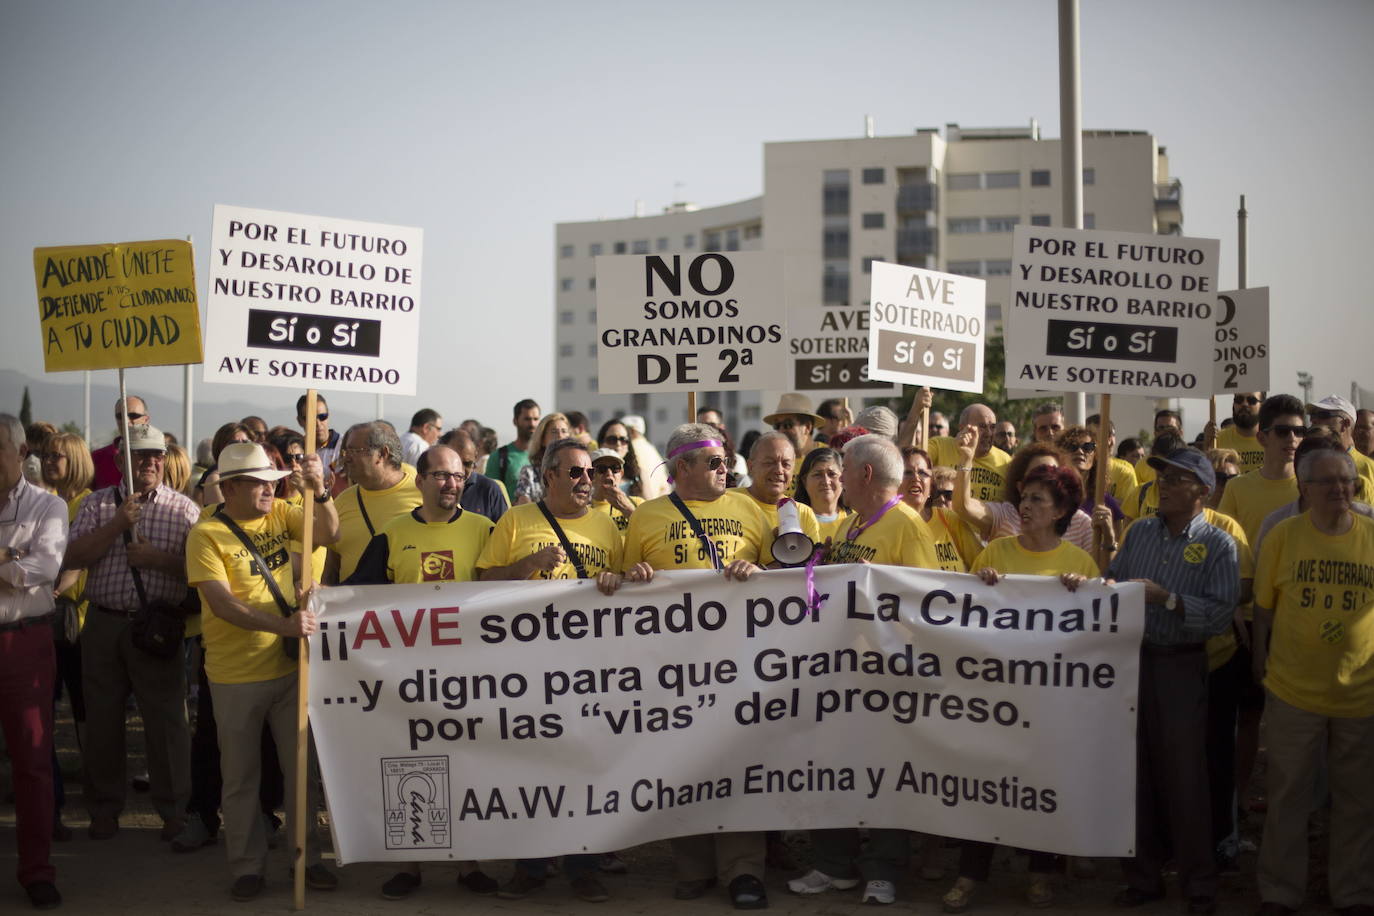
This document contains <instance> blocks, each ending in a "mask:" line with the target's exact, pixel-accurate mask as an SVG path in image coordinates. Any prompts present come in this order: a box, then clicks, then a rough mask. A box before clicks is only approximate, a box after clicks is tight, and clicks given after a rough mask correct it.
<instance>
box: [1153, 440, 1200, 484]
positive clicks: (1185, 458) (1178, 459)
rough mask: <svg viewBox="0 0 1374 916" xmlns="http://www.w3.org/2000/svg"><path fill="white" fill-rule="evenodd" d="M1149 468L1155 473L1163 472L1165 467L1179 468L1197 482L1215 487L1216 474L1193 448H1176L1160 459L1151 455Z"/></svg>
mask: <svg viewBox="0 0 1374 916" xmlns="http://www.w3.org/2000/svg"><path fill="white" fill-rule="evenodd" d="M1149 464H1150V467H1152V468H1154V469H1155V470H1156V471H1163V470H1164V469H1165V468H1166V467H1173V468H1180V469H1182V470H1184V471H1189V472H1191V473H1192V474H1193V476H1195V477H1197V479H1198V480H1200V481H1202V483H1203V484H1204V485H1205V486H1207V487H1209V488H1212V489H1215V488H1216V485H1217V473H1216V471H1215V470H1213V468H1212V462H1210V461H1208V460H1207V456H1206V455H1204V454H1202V452H1200V451H1198V450H1197V449H1195V448H1193V447H1192V446H1191V445H1185V446H1184V447H1183V448H1176V449H1174V450H1173V451H1172V452H1170V453H1169V454H1167V455H1165V456H1164V457H1163V458H1160V457H1159V456H1158V455H1153V456H1151V457H1150V460H1149Z"/></svg>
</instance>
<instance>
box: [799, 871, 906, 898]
mask: <svg viewBox="0 0 1374 916" xmlns="http://www.w3.org/2000/svg"><path fill="white" fill-rule="evenodd" d="M858 886H859V880H858V879H857V878H832V877H830V876H829V875H827V874H826V873H825V872H823V871H817V870H816V869H814V868H813V869H811V870H810V871H809V872H807V873H806V874H804V875H802V876H801V877H800V878H793V879H792V880H791V881H788V882H787V889H788V890H789V891H791V892H792V893H794V894H821V893H824V892H825V891H847V890H852V889H854V888H856V887H858ZM890 886H891V885H889V887H890Z"/></svg>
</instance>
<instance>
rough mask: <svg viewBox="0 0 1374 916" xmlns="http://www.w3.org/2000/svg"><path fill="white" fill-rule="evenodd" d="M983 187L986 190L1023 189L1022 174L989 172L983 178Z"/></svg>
mask: <svg viewBox="0 0 1374 916" xmlns="http://www.w3.org/2000/svg"><path fill="white" fill-rule="evenodd" d="M983 187H985V188H1019V187H1021V173H1020V172H988V173H987V174H986V175H984V176H983Z"/></svg>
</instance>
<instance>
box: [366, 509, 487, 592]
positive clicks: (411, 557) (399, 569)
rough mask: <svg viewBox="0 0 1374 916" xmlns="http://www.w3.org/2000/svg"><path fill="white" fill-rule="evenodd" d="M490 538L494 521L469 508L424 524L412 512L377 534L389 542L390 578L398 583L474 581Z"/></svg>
mask: <svg viewBox="0 0 1374 916" xmlns="http://www.w3.org/2000/svg"><path fill="white" fill-rule="evenodd" d="M490 536H491V519H489V518H487V517H486V516H485V515H479V514H478V513H476V512H470V511H468V510H466V509H464V510H462V511H460V512H459V513H458V517H457V518H451V519H449V520H448V521H443V522H426V521H422V520H421V519H418V518H416V517H415V511H414V510H411V511H410V512H407V513H406V514H405V515H400V516H397V517H396V518H393V519H392V520H391V521H389V522H387V523H386V527H385V528H383V529H382V530H381V531H380V532H379V533H378V537H382V538H385V539H386V541H387V545H386V559H387V563H386V571H387V578H388V579H389V580H390V581H392V582H396V583H416V582H471V581H473V580H474V579H476V578H477V558H478V556H480V555H481V553H482V548H484V547H486V546H487V539H488V538H489V537H490ZM379 565H380V564H379Z"/></svg>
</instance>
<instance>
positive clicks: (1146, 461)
mask: <svg viewBox="0 0 1374 916" xmlns="http://www.w3.org/2000/svg"><path fill="white" fill-rule="evenodd" d="M1154 479H1155V469H1154V468H1152V467H1150V456H1149V455H1148V454H1147V455H1146V456H1145V457H1144V458H1141V459H1140V460H1139V461H1137V462H1136V463H1135V482H1136V486H1140V487H1143V486H1145V484H1146V483H1148V482H1150V481H1151V480H1154ZM1152 489H1153V488H1152Z"/></svg>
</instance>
